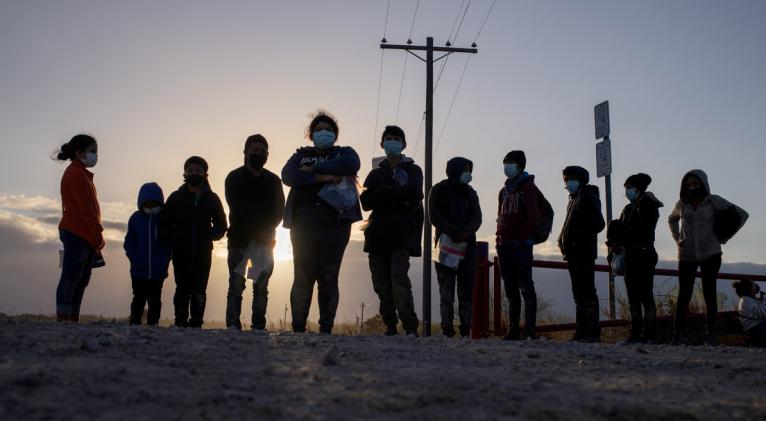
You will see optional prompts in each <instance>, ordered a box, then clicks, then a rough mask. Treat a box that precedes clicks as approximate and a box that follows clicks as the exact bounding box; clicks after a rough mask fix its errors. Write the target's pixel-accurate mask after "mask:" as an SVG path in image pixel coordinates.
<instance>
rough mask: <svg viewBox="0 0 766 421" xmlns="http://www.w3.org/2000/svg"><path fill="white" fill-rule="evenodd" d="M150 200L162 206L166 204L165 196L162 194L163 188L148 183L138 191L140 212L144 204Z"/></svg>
mask: <svg viewBox="0 0 766 421" xmlns="http://www.w3.org/2000/svg"><path fill="white" fill-rule="evenodd" d="M150 200H153V201H155V202H157V203H159V204H160V205H164V204H165V195H164V194H163V193H162V188H161V187H160V186H159V184H157V183H146V184H144V185H143V186H141V189H140V190H139V191H138V210H141V207H142V206H143V205H144V203H146V202H148V201H150Z"/></svg>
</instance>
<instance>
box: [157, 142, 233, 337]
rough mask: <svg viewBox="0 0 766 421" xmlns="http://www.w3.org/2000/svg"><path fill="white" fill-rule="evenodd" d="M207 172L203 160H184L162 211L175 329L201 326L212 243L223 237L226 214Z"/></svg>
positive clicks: (195, 158) (196, 157)
mask: <svg viewBox="0 0 766 421" xmlns="http://www.w3.org/2000/svg"><path fill="white" fill-rule="evenodd" d="M207 172H208V165H207V162H206V161H205V160H204V159H202V158H200V157H199V156H192V157H190V158H189V159H187V160H186V162H185V163H184V184H183V185H181V187H179V188H178V190H176V191H174V192H173V193H171V194H170V196H169V197H168V200H167V202H166V203H165V208H164V210H163V211H162V212H161V215H162V223H163V227H164V228H165V229H166V230H168V232H169V238H170V240H171V241H170V242H171V247H172V249H173V258H172V261H173V274H174V275H175V280H176V292H175V295H174V296H173V305H174V306H175V325H176V326H178V327H194V328H201V327H202V323H203V321H204V316H205V304H206V301H207V283H208V278H209V277H210V264H211V258H212V253H213V241H218V240H220V239H221V238H223V235H224V234H226V213H225V212H224V210H223V205H222V204H221V199H219V198H218V195H217V194H215V193H213V191H212V190H210V184H209V183H208V181H207V176H208V173H207Z"/></svg>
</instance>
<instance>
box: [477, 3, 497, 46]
mask: <svg viewBox="0 0 766 421" xmlns="http://www.w3.org/2000/svg"><path fill="white" fill-rule="evenodd" d="M495 3H497V0H493V1H492V5H491V6H489V11H488V12H487V16H485V17H484V20H483V21H482V22H481V26H480V27H479V32H477V33H476V38H474V39H473V42H476V41H478V40H479V35H481V31H483V30H484V25H486V24H487V19H489V15H490V14H491V13H492V9H494V8H495Z"/></svg>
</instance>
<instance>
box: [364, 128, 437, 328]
mask: <svg viewBox="0 0 766 421" xmlns="http://www.w3.org/2000/svg"><path fill="white" fill-rule="evenodd" d="M380 146H381V147H382V148H383V150H384V151H385V153H386V159H384V160H383V161H381V162H380V165H379V166H378V167H377V168H374V169H373V170H372V171H370V174H369V175H368V176H367V179H366V180H365V181H364V187H365V188H366V190H365V191H364V193H362V195H361V201H362V207H363V208H364V210H366V211H372V214H371V215H370V218H369V223H368V225H367V228H366V229H365V231H364V238H365V242H364V251H366V252H367V253H369V261H370V274H371V275H372V285H373V288H374V289H375V293H376V294H378V298H379V299H380V317H381V318H382V319H383V323H385V325H386V332H385V333H386V335H396V334H397V328H396V327H397V324H398V323H399V320H401V321H402V328H403V329H404V331H405V333H406V334H407V335H413V336H417V334H418V316H417V315H416V314H415V304H414V301H413V299H412V283H411V282H410V278H409V275H408V272H409V269H410V257H411V256H412V257H415V256H420V255H421V253H422V248H421V238H422V235H423V171H422V170H421V169H420V167H419V166H417V164H415V161H413V160H412V158H410V157H407V156H404V154H402V151H403V150H404V148H405V147H406V146H407V141H406V138H405V135H404V131H403V130H402V129H401V128H399V127H397V126H387V127H386V128H385V130H383V135H382V138H381V141H380Z"/></svg>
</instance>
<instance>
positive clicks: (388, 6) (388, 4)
mask: <svg viewBox="0 0 766 421" xmlns="http://www.w3.org/2000/svg"><path fill="white" fill-rule="evenodd" d="M389 10H391V0H388V2H386V19H385V21H384V22H383V39H382V40H381V42H383V43H385V42H386V31H387V30H388V12H389ZM384 52H385V50H382V49H381V50H380V71H378V101H377V104H376V105H375V132H374V133H373V134H372V157H373V158H374V157H375V138H376V137H377V136H378V123H379V121H380V91H381V88H382V87H383V53H384Z"/></svg>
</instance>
